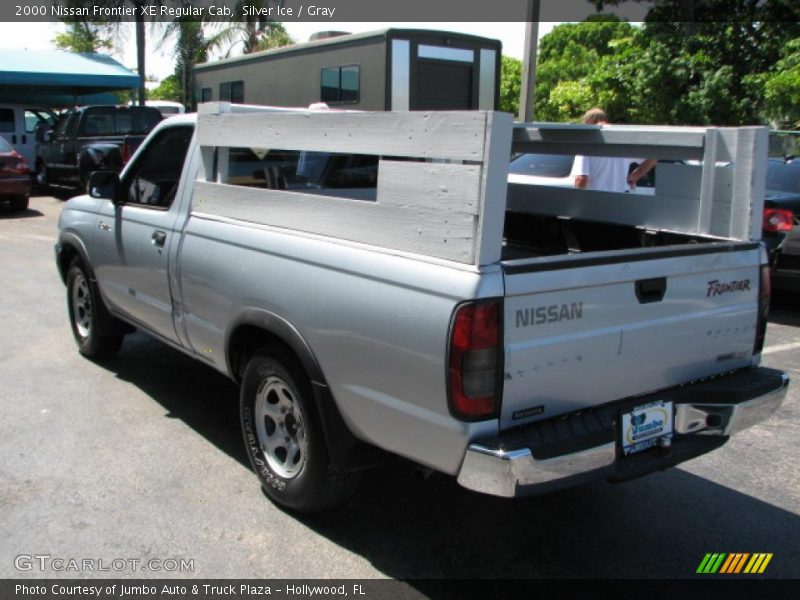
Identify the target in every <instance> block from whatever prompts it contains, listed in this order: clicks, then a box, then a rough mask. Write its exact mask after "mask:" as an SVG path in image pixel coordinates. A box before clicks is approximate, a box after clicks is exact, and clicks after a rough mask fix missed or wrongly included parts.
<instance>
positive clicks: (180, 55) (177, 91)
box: [154, 18, 222, 108]
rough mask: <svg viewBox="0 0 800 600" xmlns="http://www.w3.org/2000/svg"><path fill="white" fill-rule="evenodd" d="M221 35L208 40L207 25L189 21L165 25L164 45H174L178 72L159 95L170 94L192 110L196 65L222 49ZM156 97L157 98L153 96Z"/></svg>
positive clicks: (180, 20)
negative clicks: (214, 51)
mask: <svg viewBox="0 0 800 600" xmlns="http://www.w3.org/2000/svg"><path fill="white" fill-rule="evenodd" d="M221 39H222V34H221V33H217V34H216V35H212V36H211V37H206V24H205V23H203V22H201V21H196V20H192V19H189V18H180V19H175V20H174V21H171V22H169V23H167V24H166V27H165V29H164V35H163V37H162V38H161V44H159V46H161V45H163V44H164V43H167V42H172V43H173V44H174V48H175V50H174V56H175V71H174V72H173V74H172V75H170V77H168V78H167V79H169V80H170V81H169V82H167V80H165V81H164V84H167V85H165V87H164V89H163V90H161V91H160V92H159V93H160V94H170V95H171V96H172V97H170V98H164V97H162V98H160V99H162V100H167V99H169V100H175V101H176V102H181V103H182V104H184V105H185V106H187V107H189V108H192V107H193V105H194V97H193V94H194V65H195V63H199V62H205V61H206V60H208V54H209V52H211V51H212V50H213V49H215V48H217V47H219V45H220V43H221ZM154 97H155V96H154Z"/></svg>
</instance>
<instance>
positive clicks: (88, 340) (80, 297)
mask: <svg viewBox="0 0 800 600" xmlns="http://www.w3.org/2000/svg"><path fill="white" fill-rule="evenodd" d="M67 307H68V311H69V324H70V326H71V327H72V335H73V336H74V337H75V343H76V344H77V345H78V351H79V352H80V353H81V354H83V355H84V356H86V357H88V358H105V357H108V356H112V355H113V354H116V352H117V351H118V350H119V348H120V346H121V345H122V340H123V338H124V337H125V336H124V333H122V330H121V327H109V322H110V321H111V320H112V319H113V317H111V315H108V314H107V312H104V311H106V308H105V306H103V300H102V298H100V293H99V292H98V290H97V285H96V284H95V283H94V282H93V281H92V280H91V279H89V275H88V274H87V273H86V269H85V268H84V266H83V264H81V262H80V260H79V259H77V258H76V259H75V260H73V261H72V264H70V266H69V271H67ZM112 324H113V325H116V323H112Z"/></svg>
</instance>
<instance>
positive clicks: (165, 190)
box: [123, 126, 194, 210]
mask: <svg viewBox="0 0 800 600" xmlns="http://www.w3.org/2000/svg"><path fill="white" fill-rule="evenodd" d="M193 132H194V128H193V127H192V126H181V127H169V128H167V129H163V130H162V131H160V132H159V133H158V135H157V136H156V137H155V138H154V139H153V140H151V141H150V142H149V143H148V145H147V147H146V148H145V149H144V151H143V152H142V154H141V155H140V156H139V158H138V159H137V161H136V163H135V164H134V165H132V168H131V170H130V171H129V172H128V174H127V175H126V177H125V181H123V190H124V198H125V203H126V204H130V205H135V206H145V207H149V208H157V209H164V210H166V209H168V208H169V207H170V206H171V205H172V201H173V200H174V199H175V194H176V193H177V191H178V182H179V181H180V178H181V171H183V163H184V162H185V160H186V153H187V152H188V150H189V142H190V141H191V139H192V133H193Z"/></svg>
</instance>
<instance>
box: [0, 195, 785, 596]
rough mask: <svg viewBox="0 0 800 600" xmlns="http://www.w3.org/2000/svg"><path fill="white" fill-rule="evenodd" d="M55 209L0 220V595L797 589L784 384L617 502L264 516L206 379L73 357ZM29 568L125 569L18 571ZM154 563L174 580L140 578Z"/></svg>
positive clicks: (379, 495) (428, 497)
mask: <svg viewBox="0 0 800 600" xmlns="http://www.w3.org/2000/svg"><path fill="white" fill-rule="evenodd" d="M62 204H63V202H62V201H61V200H59V199H56V198H52V197H34V198H32V200H31V209H30V210H28V211H27V212H26V213H24V214H19V215H16V214H13V213H10V212H8V211H0V258H2V260H0V264H2V265H3V267H2V269H3V271H2V285H0V298H2V307H3V317H4V318H3V325H2V328H0V342H1V343H0V373H1V374H0V382H2V383H0V452H2V455H3V460H2V461H0V515H1V516H0V577H58V576H70V577H78V576H81V577H87V576H88V577H91V576H105V577H108V576H109V575H116V576H126V577H134V576H138V577H142V576H144V577H162V576H179V577H188V576H192V577H264V578H299V577H309V578H310V577H352V578H364V577H366V578H372V577H381V578H382V577H390V578H421V577H431V578H438V577H487V578H501V577H502V578H528V577H533V578H539V577H555V578H561V577H643V578H654V577H681V578H682V577H691V576H693V575H694V573H695V571H696V569H697V566H698V564H699V563H700V561H701V559H702V558H703V556H704V554H705V553H706V552H771V553H773V554H774V557H773V559H772V562H771V563H770V564H769V567H768V569H767V571H766V572H765V574H764V575H763V577H784V578H785V577H792V578H796V577H800V555H799V553H800V547H799V546H798V544H797V540H798V539H800V469H798V468H797V465H798V464H800V445H799V444H797V440H798V437H800V401H799V400H800V385H798V384H795V385H793V386H792V387H791V389H790V393H789V395H788V397H787V399H786V401H785V403H784V405H783V407H782V408H781V409H780V411H779V413H778V414H777V415H776V416H775V417H773V418H772V419H770V420H769V421H767V422H765V423H763V424H761V425H759V426H757V427H755V428H753V429H751V430H748V431H746V432H743V433H742V434H740V435H738V436H737V437H735V438H734V439H733V440H732V441H731V442H730V443H729V444H727V445H726V446H725V447H723V448H722V449H720V450H718V451H716V452H713V453H711V454H709V455H706V456H704V457H701V458H698V459H695V460H693V461H690V462H688V463H685V464H684V465H682V466H681V467H680V468H674V469H671V470H669V471H666V472H663V473H658V474H654V475H651V476H648V477H645V478H643V479H640V480H637V481H633V482H629V483H626V484H621V485H612V484H607V483H595V484H589V485H584V486H582V487H579V488H574V489H571V490H567V491H564V492H559V493H555V494H550V495H547V496H542V497H537V498H530V499H523V500H515V501H508V500H502V499H498V498H492V497H488V496H482V495H479V494H475V493H471V492H469V491H467V490H464V489H462V488H460V487H459V486H458V485H457V484H456V483H455V482H454V481H453V480H452V479H450V478H447V477H444V476H436V475H435V476H433V477H431V478H429V479H427V480H421V479H419V478H417V477H416V476H415V475H414V473H413V471H412V469H411V468H410V466H408V465H406V464H404V463H399V464H397V465H393V466H391V467H388V468H384V469H381V470H378V471H375V472H370V473H367V474H366V475H365V477H364V479H363V481H362V485H361V488H360V491H359V493H358V495H357V496H356V497H355V498H353V500H351V501H350V502H349V503H348V504H347V505H346V506H344V507H342V508H340V509H337V510H335V511H332V512H330V513H326V514H322V515H315V516H310V517H309V516H305V517H296V516H294V515H291V514H287V513H285V512H283V511H281V510H279V509H277V508H276V507H275V506H274V505H272V504H271V503H270V502H269V501H268V500H267V499H266V498H265V497H264V495H263V494H262V492H261V491H260V489H259V487H258V484H257V481H256V479H255V477H254V476H253V475H252V474H251V473H250V469H249V466H248V465H247V458H246V455H245V453H244V451H243V448H242V444H241V441H240V432H239V427H238V421H237V416H236V411H237V407H236V398H237V390H236V388H235V387H234V386H233V384H231V383H230V382H229V381H228V380H227V379H226V378H224V377H223V376H222V375H220V374H218V373H216V372H215V371H212V370H210V369H209V368H207V367H205V366H203V365H201V364H199V363H197V362H195V361H193V360H191V359H190V358H187V357H185V356H184V355H182V354H180V353H178V352H176V351H174V350H172V349H169V348H167V347H165V346H163V345H161V344H159V343H158V342H156V341H154V340H153V339H151V338H149V337H148V336H146V335H144V334H136V335H133V336H129V338H128V339H126V341H125V344H124V346H123V349H122V352H121V353H120V355H119V356H118V357H117V358H115V359H113V360H110V361H108V362H104V363H93V362H91V361H88V360H85V359H83V358H81V357H80V356H79V355H78V353H77V351H76V350H75V347H74V344H73V341H72V338H71V334H70V331H69V327H68V323H67V317H66V309H65V291H64V286H63V285H62V283H61V281H60V279H59V277H58V274H57V272H56V269H55V265H54V260H53V242H54V240H55V235H56V219H57V216H58V213H59V211H60V208H61V206H62ZM798 305H800V303H799V302H798V299H797V298H792V297H781V298H778V302H777V303H776V306H775V309H774V311H773V316H772V320H771V323H770V326H769V329H768V336H767V346H766V349H765V352H764V363H765V364H766V365H768V366H772V367H776V368H781V369H784V370H786V371H789V372H790V374H791V375H792V376H793V377H794V378H795V381H800V308H798ZM34 554H39V555H49V556H50V557H52V558H63V559H70V558H76V559H93V560H95V561H97V560H102V561H105V562H104V563H102V564H105V565H106V566H108V565H111V564H112V561H114V560H115V559H123V560H124V561H128V562H126V563H125V568H124V569H122V570H121V571H116V570H114V571H112V572H111V573H109V572H98V571H97V570H95V571H94V572H54V571H53V570H45V571H44V572H43V571H41V570H40V569H38V568H37V566H36V565H35V564H34V566H33V567H32V568H31V569H30V570H19V568H18V567H19V566H20V563H19V560H18V557H19V556H21V555H34ZM152 559H156V560H159V561H162V562H161V563H152V564H151V565H147V561H149V560H152ZM167 559H185V560H186V561H192V569H189V568H188V565H187V566H186V569H185V570H183V571H181V570H177V571H173V570H170V571H165V570H163V566H162V567H161V568H162V570H158V569H157V568H152V569H150V570H144V571H143V570H142V568H141V567H142V566H145V567H148V566H151V567H155V566H158V565H163V561H166V560H167ZM131 560H138V561H140V562H139V563H137V564H136V567H135V568H134V567H131V566H130V565H131V564H132V563H131V562H130V561H131ZM15 562H16V565H15ZM25 564H26V563H24V561H23V563H22V567H23V568H24V566H25ZM94 564H95V566H98V565H99V564H100V563H94ZM116 564H117V565H118V566H120V565H122V563H116ZM168 564H169V565H172V563H168ZM409 585H411V586H416V587H417V588H418V589H419V591H422V592H423V593H425V590H426V588H425V584H424V583H421V582H414V581H412V582H410V583H409Z"/></svg>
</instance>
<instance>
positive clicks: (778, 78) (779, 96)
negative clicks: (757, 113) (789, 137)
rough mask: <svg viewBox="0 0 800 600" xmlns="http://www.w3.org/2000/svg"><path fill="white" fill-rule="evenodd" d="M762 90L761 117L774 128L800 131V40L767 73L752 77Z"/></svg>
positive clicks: (791, 43)
mask: <svg viewBox="0 0 800 600" xmlns="http://www.w3.org/2000/svg"><path fill="white" fill-rule="evenodd" d="M753 79H754V83H755V85H757V86H759V87H760V88H761V89H763V91H764V115H765V117H766V118H767V119H769V120H770V122H771V124H772V126H773V127H775V128H777V129H785V128H791V129H800V37H799V38H795V39H794V40H792V41H791V42H789V43H788V44H786V47H785V49H784V52H783V56H782V57H781V59H780V60H778V61H777V62H776V63H775V65H774V66H773V68H772V69H771V70H770V71H768V72H767V73H763V74H761V75H760V76H757V77H754V78H753Z"/></svg>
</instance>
